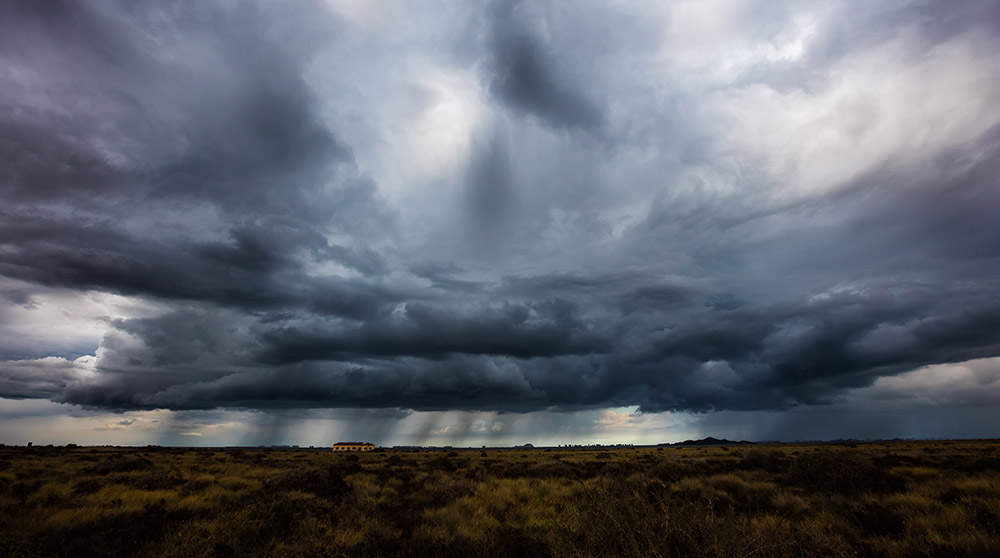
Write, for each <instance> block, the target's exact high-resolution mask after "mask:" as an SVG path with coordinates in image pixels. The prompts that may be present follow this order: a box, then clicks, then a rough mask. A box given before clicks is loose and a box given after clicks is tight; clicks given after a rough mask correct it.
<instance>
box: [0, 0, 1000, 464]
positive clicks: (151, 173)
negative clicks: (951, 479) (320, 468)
mask: <svg viewBox="0 0 1000 558" xmlns="http://www.w3.org/2000/svg"><path fill="white" fill-rule="evenodd" d="M998 52H1000V3H998V2H995V1H993V0H969V1H964V2H953V1H950V0H940V1H916V0H913V1H905V0H886V1H880V2H867V1H861V0H858V1H836V2H832V1H825V0H824V1H816V2H808V1H787V2H782V1H776V0H758V1H751V0H746V1H721V0H720V1H715V0H712V1H705V0H686V1H682V0H677V1H670V2H663V1H649V2H642V1H636V2H613V3H611V2H589V1H580V2H555V1H553V2H542V1H530V0H523V1H505V0H501V1H492V2H482V3H480V2H443V1H442V2H437V1H432V0H428V1H420V2H413V1H388V0H387V1H378V2H371V1H367V0H337V1H327V2H320V1H316V2H309V1H287V2H283V1H270V0H261V1H259V2H250V1H247V2H242V1H223V2H201V1H194V0H192V1H189V2H182V1H176V2H162V1H159V0H157V1H153V0H149V1H139V2H136V1H133V0H128V1H124V0H122V1H110V0H109V1H97V0H94V1H84V2H76V1H65V2H32V1H9V2H3V3H0V196H2V198H0V199H2V202H3V203H0V441H5V442H7V443H24V442H26V441H29V440H31V441H34V442H35V443H66V442H77V443H123V444H147V443H163V444H183V445H190V444H202V445H212V444H257V443H297V444H307V445H308V444H316V445H328V444H330V443H332V442H334V441H337V440H338V439H359V440H365V441H372V442H375V443H379V444H386V445H389V444H408V443H422V444H444V443H447V444H455V445H480V444H508V443H525V442H532V443H535V444H539V443H548V444H560V443H586V442H600V443H610V442H631V443H657V442H666V441H677V440H682V439H685V438H690V437H698V436H707V435H713V436H717V437H730V438H746V439H758V440H760V439H765V440H773V439H782V440H795V439H820V438H827V439H829V438H837V437H862V438H864V437H894V436H900V437H983V436H991V437H995V436H1000V421H996V420H995V418H996V416H997V414H998V411H1000V218H998V211H1000V103H998V102H997V99H1000V65H998V64H997V60H996V55H997V53H998Z"/></svg>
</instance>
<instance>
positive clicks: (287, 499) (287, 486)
mask: <svg viewBox="0 0 1000 558" xmlns="http://www.w3.org/2000/svg"><path fill="white" fill-rule="evenodd" d="M0 502H2V504H0V556H55V555H59V556H177V557H181V556H463V557H464V556H482V557H490V556H530V557H532V558H541V557H544V556H767V557H772V556H824V557H825V556H854V555H859V556H900V557H902V556H997V555H1000V442H997V441H953V442H952V441H941V442H891V443H870V444H849V445H845V444H820V445H778V446H733V447H703V448H699V447H685V448H662V449H657V448H634V449H614V450H589V449H588V450H576V449H565V450H564V449H551V450H541V449H536V450H516V449H515V450H486V451H480V450H463V451H451V452H449V451H423V452H399V451H384V452H382V451H378V452H372V453H368V454H361V455H356V454H347V455H345V454H333V453H332V452H312V451H268V450H253V451H240V450H195V449H166V448H141V449H111V448H73V449H69V448H10V447H6V448H0Z"/></svg>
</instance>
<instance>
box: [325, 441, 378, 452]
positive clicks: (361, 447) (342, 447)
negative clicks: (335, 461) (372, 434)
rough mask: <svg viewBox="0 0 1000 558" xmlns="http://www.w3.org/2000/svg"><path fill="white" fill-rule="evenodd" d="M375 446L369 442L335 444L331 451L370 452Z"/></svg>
mask: <svg viewBox="0 0 1000 558" xmlns="http://www.w3.org/2000/svg"><path fill="white" fill-rule="evenodd" d="M373 449H375V444H372V443H370V442H337V443H336V444H333V451H372V450H373Z"/></svg>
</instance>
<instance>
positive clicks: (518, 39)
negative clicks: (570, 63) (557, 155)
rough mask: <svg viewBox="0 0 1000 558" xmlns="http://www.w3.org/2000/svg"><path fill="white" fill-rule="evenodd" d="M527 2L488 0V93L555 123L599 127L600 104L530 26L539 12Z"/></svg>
mask: <svg viewBox="0 0 1000 558" xmlns="http://www.w3.org/2000/svg"><path fill="white" fill-rule="evenodd" d="M527 8H528V5H527V3H524V2H521V1H520V0H498V1H494V2H492V3H491V4H490V8H489V18H490V23H491V25H492V29H491V32H492V44H491V54H492V57H491V60H490V66H489V68H490V77H489V90H490V93H491V94H492V95H493V96H494V97H495V98H496V99H497V100H498V101H500V103H502V104H504V105H506V106H508V107H510V108H511V109H513V110H515V111H516V112H520V113H523V114H527V115H530V116H533V117H535V118H537V119H539V120H541V121H542V122H543V123H545V124H547V125H550V126H554V127H556V128H565V129H572V128H582V129H594V128H597V127H599V126H600V125H601V122H602V120H603V116H602V114H601V110H600V108H599V107H598V106H597V105H595V104H594V103H593V102H592V101H591V100H589V99H588V98H587V96H586V95H585V93H584V92H583V91H582V90H581V86H580V85H579V84H577V83H574V82H573V80H572V79H570V78H569V76H567V75H566V74H567V72H566V69H565V68H564V67H563V66H562V65H560V63H559V61H558V60H557V59H555V58H554V57H553V56H552V55H551V54H550V53H549V52H548V51H547V49H546V48H545V44H544V42H543V41H542V39H541V38H540V37H538V36H537V35H536V34H534V33H533V32H532V30H531V25H532V24H533V23H535V22H534V21H532V19H531V18H532V17H533V16H534V17H538V16H535V15H534V14H529V13H528V9H527Z"/></svg>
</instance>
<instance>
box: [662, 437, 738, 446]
mask: <svg viewBox="0 0 1000 558" xmlns="http://www.w3.org/2000/svg"><path fill="white" fill-rule="evenodd" d="M753 444H754V442H747V441H746V440H741V441H739V442H734V441H732V440H726V439H725V438H723V439H721V440H720V439H718V438H713V437H711V436H709V437H708V438H702V439H701V440H684V441H683V442H677V443H674V444H657V446H662V447H677V446H747V445H753Z"/></svg>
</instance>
